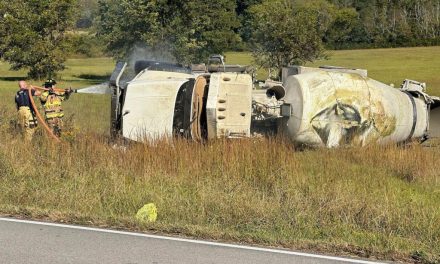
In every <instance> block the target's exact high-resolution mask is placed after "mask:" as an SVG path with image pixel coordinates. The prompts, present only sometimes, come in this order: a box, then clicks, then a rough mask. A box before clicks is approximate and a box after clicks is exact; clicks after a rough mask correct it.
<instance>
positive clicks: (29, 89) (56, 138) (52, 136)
mask: <svg viewBox="0 0 440 264" xmlns="http://www.w3.org/2000/svg"><path fill="white" fill-rule="evenodd" d="M32 88H37V87H33V86H31V87H29V88H28V91H29V99H30V101H31V104H32V107H33V108H34V111H35V115H36V116H37V119H38V121H39V122H40V124H42V125H43V127H44V129H45V130H46V131H47V133H48V134H49V136H50V137H51V138H53V139H54V140H55V142H57V143H60V142H61V140H60V139H59V138H58V137H57V136H55V134H54V133H53V132H52V129H50V128H49V126H48V125H47V123H46V121H45V120H44V119H43V118H42V117H41V115H40V111H38V108H37V106H36V105H35V101H34V98H33V96H32Z"/></svg>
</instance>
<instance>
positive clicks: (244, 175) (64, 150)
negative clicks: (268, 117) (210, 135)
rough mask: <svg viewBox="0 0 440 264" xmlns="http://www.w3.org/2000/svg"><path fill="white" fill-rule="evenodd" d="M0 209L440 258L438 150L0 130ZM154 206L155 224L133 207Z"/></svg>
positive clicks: (333, 249) (297, 245)
mask: <svg viewBox="0 0 440 264" xmlns="http://www.w3.org/2000/svg"><path fill="white" fill-rule="evenodd" d="M0 133H1V134H0V138H1V139H2V140H1V141H0V182H1V184H0V212H2V214H12V215H22V216H25V217H30V218H45V219H50V220H54V221H65V222H74V223H83V224H91V225H98V226H101V225H105V226H112V227H119V228H124V229H131V230H142V231H144V230H150V231H151V230H155V231H159V232H167V233H178V234H184V235H189V236H195V237H203V238H212V239H220V240H232V241H239V242H246V243H256V244H263V245H271V246H284V247H288V248H294V249H305V250H310V251H318V252H327V253H328V252H329V253H335V254H347V255H358V256H362V257H376V258H380V259H399V260H405V261H409V262H411V261H413V262H417V260H420V261H422V262H426V263H429V262H432V263H434V261H440V207H439V206H438V204H440V192H439V190H440V175H439V173H438V167H437V166H438V165H437V163H438V160H439V157H440V150H439V148H423V147H420V146H412V147H408V148H402V147H395V146H386V147H377V146H374V147H369V148H366V149H356V148H354V149H339V150H320V151H304V152H295V151H294V150H293V149H291V148H290V145H289V144H288V143H287V142H283V141H282V140H280V139H264V140H243V141H222V140H219V141H215V142H211V143H209V144H206V145H200V144H196V143H191V142H187V141H184V140H177V141H176V142H175V143H174V144H172V145H170V144H167V143H165V142H163V143H159V144H157V145H154V146H152V145H142V144H136V145H132V146H128V147H127V148H120V149H114V148H112V145H111V144H109V143H108V142H107V139H106V137H104V136H91V135H90V134H89V135H87V134H84V135H78V136H77V137H76V138H75V139H73V140H71V141H70V143H65V144H63V145H58V146H57V145H53V144H51V143H50V142H47V140H46V139H45V138H44V137H37V139H36V141H34V142H33V143H32V144H31V145H27V144H24V143H22V142H21V141H20V139H19V138H18V137H15V136H13V133H11V131H10V128H5V127H3V128H2V130H1V132H0ZM149 202H153V203H155V204H156V205H157V207H158V220H157V222H156V223H152V224H144V223H138V222H137V221H136V220H135V214H136V212H137V210H138V209H139V208H141V207H142V205H144V204H145V203H149Z"/></svg>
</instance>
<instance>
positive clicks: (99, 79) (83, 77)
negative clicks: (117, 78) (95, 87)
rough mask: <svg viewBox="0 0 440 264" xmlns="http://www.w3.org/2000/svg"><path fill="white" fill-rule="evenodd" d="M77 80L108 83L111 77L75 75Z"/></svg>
mask: <svg viewBox="0 0 440 264" xmlns="http://www.w3.org/2000/svg"><path fill="white" fill-rule="evenodd" d="M74 77H76V78H80V79H85V80H90V81H107V80H108V79H110V75H95V74H79V75H74Z"/></svg>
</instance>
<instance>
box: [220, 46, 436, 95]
mask: <svg viewBox="0 0 440 264" xmlns="http://www.w3.org/2000/svg"><path fill="white" fill-rule="evenodd" d="M328 55H329V56H330V59H328V60H321V61H317V62H315V63H310V64H309V66H321V65H332V66H342V67H349V68H361V69H367V70H368V75H369V76H370V77H371V78H373V79H376V80H378V81H381V82H384V83H386V84H391V83H393V84H394V85H395V86H396V87H399V86H400V84H401V83H402V82H403V81H404V80H405V79H412V80H416V81H420V82H426V83H427V86H428V93H429V94H431V95H436V96H440V47H423V48H398V49H367V50H344V51H328ZM226 60H227V62H228V63H238V64H250V63H251V61H252V57H251V55H250V54H246V53H233V52H231V53H228V54H226ZM258 73H259V76H258V77H259V79H264V78H266V76H267V74H266V73H265V72H264V71H259V72H258Z"/></svg>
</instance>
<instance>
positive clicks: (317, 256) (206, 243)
mask: <svg viewBox="0 0 440 264" xmlns="http://www.w3.org/2000/svg"><path fill="white" fill-rule="evenodd" d="M0 221H4V222H14V223H22V224H32V225H41V226H50V227H60V228H69V229H76V230H84V231H92V232H100V233H108V234H117V235H126V236H135V237H145V238H151V239H160V240H170V241H176V242H185V243H192V244H199V245H208V246H217V247H224V248H233V249H244V250H252V251H258V252H267V253H276V254H284V255H293V256H300V257H309V258H317V259H326V260H334V261H340V262H346V263H359V264H385V263H381V262H373V261H367V260H358V259H348V258H341V257H333V256H325V255H316V254H309V253H301V252H295V251H287V250H280V249H270V248H260V247H251V246H243V245H234V244H226V243H219V242H210V241H203V240H194V239H186V238H177V237H167V236H158V235H148V234H143V233H134V232H125V231H117V230H111V229H101V228H94V227H85V226H76V225H65V224H56V223H48V222H38V221H30V220H21V219H14V218H2V217H0Z"/></svg>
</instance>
